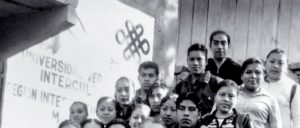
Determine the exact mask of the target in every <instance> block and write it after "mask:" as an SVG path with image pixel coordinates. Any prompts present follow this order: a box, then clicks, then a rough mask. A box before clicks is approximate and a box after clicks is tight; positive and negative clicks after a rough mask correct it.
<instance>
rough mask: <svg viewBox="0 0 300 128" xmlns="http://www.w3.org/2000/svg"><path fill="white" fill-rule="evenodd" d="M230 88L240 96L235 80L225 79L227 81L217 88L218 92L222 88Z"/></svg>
mask: <svg viewBox="0 0 300 128" xmlns="http://www.w3.org/2000/svg"><path fill="white" fill-rule="evenodd" d="M228 86H230V87H233V88H234V89H235V90H236V93H237V94H238V91H239V87H238V85H237V84H236V83H235V82H234V81H233V80H230V79H225V80H223V81H221V82H220V83H219V84H218V86H217V92H218V91H219V90H220V89H221V88H222V87H228Z"/></svg>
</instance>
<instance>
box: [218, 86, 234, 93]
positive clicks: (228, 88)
mask: <svg viewBox="0 0 300 128" xmlns="http://www.w3.org/2000/svg"><path fill="white" fill-rule="evenodd" d="M220 92H225V93H232V92H237V88H234V87H233V86H223V87H221V88H220V89H219V91H218V93H220Z"/></svg>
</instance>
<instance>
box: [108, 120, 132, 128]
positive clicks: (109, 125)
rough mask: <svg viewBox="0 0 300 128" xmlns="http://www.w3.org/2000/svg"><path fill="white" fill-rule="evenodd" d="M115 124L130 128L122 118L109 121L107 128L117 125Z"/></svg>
mask: <svg viewBox="0 0 300 128" xmlns="http://www.w3.org/2000/svg"><path fill="white" fill-rule="evenodd" d="M115 124H120V125H123V126H124V127H125V128H130V126H129V124H128V123H127V122H126V121H124V120H123V119H120V118H117V119H114V120H111V121H109V122H108V123H107V124H106V128H110V127H111V126H112V125H115Z"/></svg>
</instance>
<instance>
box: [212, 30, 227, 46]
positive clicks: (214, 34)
mask: <svg viewBox="0 0 300 128" xmlns="http://www.w3.org/2000/svg"><path fill="white" fill-rule="evenodd" d="M216 35H225V36H226V37H227V42H228V45H230V36H229V34H228V33H227V32H225V31H223V30H216V31H214V32H212V33H211V34H210V37H209V47H211V43H212V41H213V39H214V36H216Z"/></svg>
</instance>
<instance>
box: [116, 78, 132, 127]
mask: <svg viewBox="0 0 300 128" xmlns="http://www.w3.org/2000/svg"><path fill="white" fill-rule="evenodd" d="M134 95H135V88H134V83H133V81H131V80H130V79H129V78H127V77H120V78H119V79H118V80H117V82H116V85H115V98H116V102H117V106H116V107H117V118H121V119H123V120H125V121H127V122H128V120H129V117H130V114H131V113H132V110H133V107H134V106H133V102H132V101H133V98H134Z"/></svg>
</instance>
